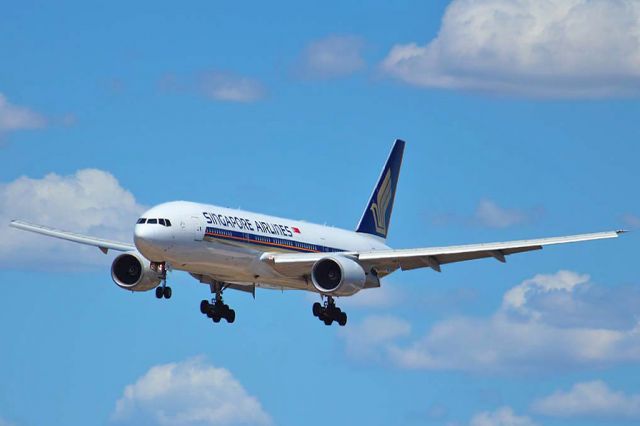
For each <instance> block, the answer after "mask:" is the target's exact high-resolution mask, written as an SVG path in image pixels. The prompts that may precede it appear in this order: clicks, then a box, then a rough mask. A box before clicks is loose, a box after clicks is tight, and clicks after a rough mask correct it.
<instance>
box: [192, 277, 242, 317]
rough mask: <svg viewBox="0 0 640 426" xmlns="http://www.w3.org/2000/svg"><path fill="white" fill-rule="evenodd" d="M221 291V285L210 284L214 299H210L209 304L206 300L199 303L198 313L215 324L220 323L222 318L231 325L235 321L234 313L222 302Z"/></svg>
mask: <svg viewBox="0 0 640 426" xmlns="http://www.w3.org/2000/svg"><path fill="white" fill-rule="evenodd" d="M223 291H224V287H223V286H222V283H219V282H216V283H213V284H211V292H212V293H215V297H214V298H213V299H211V303H210V302H209V301H208V300H203V301H202V302H200V312H201V313H203V314H204V315H206V316H207V317H209V318H211V320H212V321H213V322H215V323H218V322H220V320H221V319H222V318H224V319H225V320H227V322H228V323H229V324H231V323H233V322H234V321H235V320H236V311H234V310H233V309H231V308H229V305H227V304H225V303H224V302H223V300H222V292H223Z"/></svg>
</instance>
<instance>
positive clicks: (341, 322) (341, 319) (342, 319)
mask: <svg viewBox="0 0 640 426" xmlns="http://www.w3.org/2000/svg"><path fill="white" fill-rule="evenodd" d="M338 324H339V325H340V326H341V327H344V326H345V325H347V314H345V313H344V312H340V315H338Z"/></svg>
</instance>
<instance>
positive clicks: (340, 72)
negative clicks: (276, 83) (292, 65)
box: [299, 35, 365, 78]
mask: <svg viewBox="0 0 640 426" xmlns="http://www.w3.org/2000/svg"><path fill="white" fill-rule="evenodd" d="M363 48H364V42H363V40H362V39H361V38H360V37H357V36H351V35H347V36H337V35H333V36H328V37H325V38H323V39H320V40H316V41H313V42H311V43H309V45H307V47H306V48H305V50H304V52H303V54H302V57H301V59H300V64H299V68H300V72H301V74H302V75H303V76H304V77H306V78H336V77H344V76H347V75H350V74H353V73H354V72H356V71H359V70H361V69H362V68H364V66H365V60H364V58H363V57H362V50H363Z"/></svg>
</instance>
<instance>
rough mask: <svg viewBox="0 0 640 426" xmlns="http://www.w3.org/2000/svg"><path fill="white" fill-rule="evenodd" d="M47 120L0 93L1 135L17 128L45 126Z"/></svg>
mask: <svg viewBox="0 0 640 426" xmlns="http://www.w3.org/2000/svg"><path fill="white" fill-rule="evenodd" d="M46 123H47V120H46V119H45V118H44V117H43V116H42V115H40V114H38V113H37V112H34V111H32V110H30V109H28V108H25V107H21V106H17V105H13V104H11V103H10V102H9V100H8V99H7V97H6V96H4V95H3V94H2V93H0V136H2V134H4V133H8V132H13V131H16V130H27V129H37V128H40V127H44V126H45V125H46Z"/></svg>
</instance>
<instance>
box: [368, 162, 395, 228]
mask: <svg viewBox="0 0 640 426" xmlns="http://www.w3.org/2000/svg"><path fill="white" fill-rule="evenodd" d="M392 195H393V194H392V193H391V169H388V170H387V174H386V175H385V177H384V179H383V181H382V184H381V185H380V188H379V189H378V194H377V196H376V201H374V202H373V203H371V207H370V209H371V213H372V214H373V221H374V223H375V225H376V232H378V233H380V234H383V235H386V233H387V210H388V209H389V203H390V202H391V199H392Z"/></svg>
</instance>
